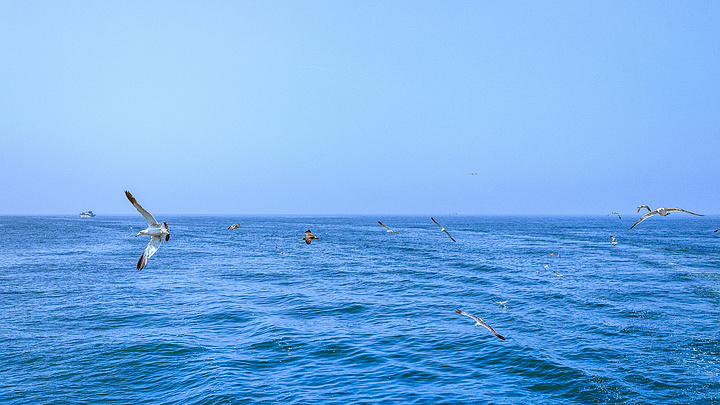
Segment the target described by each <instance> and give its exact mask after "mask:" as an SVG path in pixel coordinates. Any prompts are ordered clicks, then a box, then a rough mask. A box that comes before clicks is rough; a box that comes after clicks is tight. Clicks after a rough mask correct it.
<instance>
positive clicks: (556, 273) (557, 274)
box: [552, 270, 565, 278]
mask: <svg viewBox="0 0 720 405" xmlns="http://www.w3.org/2000/svg"><path fill="white" fill-rule="evenodd" d="M552 272H553V273H555V275H556V276H558V277H562V278H565V276H563V275H562V274H560V273H558V272H557V271H555V270H553V271H552Z"/></svg>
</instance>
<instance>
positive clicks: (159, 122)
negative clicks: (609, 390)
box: [0, 1, 720, 215]
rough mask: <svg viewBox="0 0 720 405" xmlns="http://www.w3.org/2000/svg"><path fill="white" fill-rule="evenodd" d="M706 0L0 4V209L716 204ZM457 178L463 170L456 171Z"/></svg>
mask: <svg viewBox="0 0 720 405" xmlns="http://www.w3.org/2000/svg"><path fill="white" fill-rule="evenodd" d="M719 21H720V2H717V1H693V2H681V1H675V2H673V1H630V2H628V1H602V2H597V1H559V2H552V1H550V2H544V1H543V2H537V1H473V2H440V1H419V2H418V1H406V2H405V1H391V2H388V1H362V2H343V1H327V2H326V1H276V2H241V1H214V2H213V1H211V2H207V1H184V2H177V1H167V2H165V1H138V2H133V1H120V2H88V1H85V2H69V1H63V2H50V1H0V54H1V55H2V57H0V94H2V96H1V97H0V139H1V140H0V189H1V190H2V192H3V193H2V194H3V198H2V199H0V214H13V215H14V214H77V213H78V212H80V211H82V210H86V209H92V210H94V211H95V212H96V213H98V214H134V213H135V211H134V209H133V207H132V206H131V205H130V203H129V202H128V201H127V200H126V199H125V196H124V194H123V191H124V190H130V191H131V192H132V193H133V194H134V195H135V196H136V197H137V199H138V201H139V202H140V203H141V204H143V205H144V206H145V207H146V208H148V209H149V210H150V211H151V212H153V213H156V214H163V213H164V214H435V215H442V214H449V213H451V212H457V213H459V214H582V213H587V214H598V215H603V214H608V213H609V212H610V211H618V212H620V213H626V214H630V213H633V214H634V211H635V207H636V206H637V205H640V204H648V205H650V206H651V207H653V208H654V207H658V206H664V207H681V208H685V209H688V210H691V211H694V212H699V213H705V214H718V213H720V208H719V207H720V204H718V198H719V197H720V193H719V191H720V187H719V186H718V185H719V182H720V24H719V23H718V22H719ZM470 173H477V175H475V176H471V175H470Z"/></svg>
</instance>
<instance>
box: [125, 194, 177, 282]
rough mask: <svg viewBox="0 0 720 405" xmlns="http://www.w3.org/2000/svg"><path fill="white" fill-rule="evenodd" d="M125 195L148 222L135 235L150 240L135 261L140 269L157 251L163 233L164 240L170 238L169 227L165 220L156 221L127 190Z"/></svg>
mask: <svg viewBox="0 0 720 405" xmlns="http://www.w3.org/2000/svg"><path fill="white" fill-rule="evenodd" d="M125 196H127V198H128V200H130V203H131V204H132V205H133V207H135V209H136V210H138V212H139V213H140V214H141V215H142V216H143V217H144V218H145V220H146V221H147V223H148V227H147V229H144V230H142V231H140V232H138V234H137V235H135V237H136V238H137V237H138V236H140V235H150V236H151V238H150V242H148V244H147V246H145V250H144V251H143V254H142V256H140V260H138V263H137V269H138V270H142V269H144V268H145V266H146V265H147V261H148V259H149V258H150V256H152V255H153V254H155V252H157V250H158V248H159V247H160V242H161V241H162V238H163V235H164V236H165V242H167V241H168V240H170V229H169V228H168V224H167V222H163V223H162V224H160V223H159V222H158V221H156V220H155V217H153V216H152V214H151V213H149V212H147V211H146V210H145V208H143V207H142V206H141V205H140V204H138V202H137V200H136V199H135V197H133V195H132V194H130V192H129V191H127V190H126V191H125Z"/></svg>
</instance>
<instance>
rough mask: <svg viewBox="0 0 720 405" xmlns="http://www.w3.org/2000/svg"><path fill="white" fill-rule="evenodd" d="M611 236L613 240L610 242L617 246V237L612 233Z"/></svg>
mask: <svg viewBox="0 0 720 405" xmlns="http://www.w3.org/2000/svg"><path fill="white" fill-rule="evenodd" d="M610 237H611V238H612V242H610V243H612V245H613V246H616V245H617V239H615V237H614V236H612V235H610Z"/></svg>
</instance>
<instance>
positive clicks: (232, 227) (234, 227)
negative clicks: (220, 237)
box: [228, 224, 240, 230]
mask: <svg viewBox="0 0 720 405" xmlns="http://www.w3.org/2000/svg"><path fill="white" fill-rule="evenodd" d="M237 228H240V224H235V225H230V226H228V229H231V230H232V229H237Z"/></svg>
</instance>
